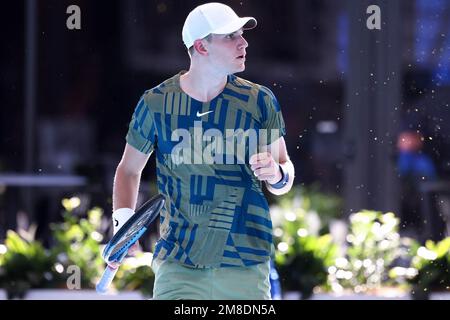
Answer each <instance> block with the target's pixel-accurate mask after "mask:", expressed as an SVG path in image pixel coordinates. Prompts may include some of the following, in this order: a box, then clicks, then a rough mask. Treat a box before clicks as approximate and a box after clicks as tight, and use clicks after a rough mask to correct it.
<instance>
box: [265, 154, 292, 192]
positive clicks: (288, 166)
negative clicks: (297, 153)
mask: <svg viewBox="0 0 450 320" xmlns="http://www.w3.org/2000/svg"><path fill="white" fill-rule="evenodd" d="M280 166H281V168H282V170H283V172H284V174H285V175H288V176H289V179H288V180H287V182H286V184H285V185H284V186H283V187H282V188H279V189H277V188H274V187H272V186H271V185H270V184H269V183H266V186H267V190H269V191H270V193H273V194H275V195H282V194H285V193H288V192H289V190H291V188H292V186H293V184H294V177H295V169H294V165H293V164H292V161H291V160H288V161H286V162H284V163H280Z"/></svg>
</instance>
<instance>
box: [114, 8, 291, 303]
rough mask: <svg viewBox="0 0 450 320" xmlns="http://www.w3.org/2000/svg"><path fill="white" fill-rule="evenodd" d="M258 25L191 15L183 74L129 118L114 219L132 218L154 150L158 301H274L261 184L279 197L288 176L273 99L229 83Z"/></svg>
mask: <svg viewBox="0 0 450 320" xmlns="http://www.w3.org/2000/svg"><path fill="white" fill-rule="evenodd" d="M256 24H257V22H256V20H255V18H253V17H245V18H241V17H239V16H238V15H237V14H236V13H235V12H234V11H233V10H232V9H231V8H230V7H229V6H226V5H224V4H221V3H207V4H204V5H201V6H198V7H196V8H195V9H193V10H192V11H191V12H190V13H189V15H188V16H187V18H186V20H185V23H184V26H183V30H182V39H183V42H184V44H185V46H186V48H187V50H188V54H189V56H190V67H189V70H188V71H181V72H179V73H178V74H176V75H174V76H173V77H171V78H170V79H168V80H166V81H164V82H163V83H161V84H160V85H158V86H156V87H154V88H152V89H150V90H147V91H146V92H145V93H144V94H143V95H142V97H141V98H140V100H139V102H138V104H137V106H136V108H135V110H134V114H133V116H132V119H131V122H130V125H129V131H128V133H127V136H126V145H125V150H124V153H123V157H122V159H121V161H120V163H119V165H118V167H117V171H116V175H115V180H114V188H113V210H114V211H113V219H114V220H113V221H114V228H115V230H117V229H118V228H119V227H120V226H121V225H122V224H123V223H124V222H125V221H126V220H127V219H128V218H129V217H130V216H131V215H132V214H133V213H134V209H135V206H136V200H137V194H138V189H139V183H140V179H141V172H142V170H143V169H144V167H145V165H146V163H147V161H148V159H149V157H150V155H151V154H152V153H153V152H154V151H155V154H156V163H157V168H156V171H157V184H158V189H159V192H160V193H161V194H163V195H165V197H166V205H165V207H164V208H163V209H162V211H161V216H160V238H159V240H158V241H157V243H156V246H155V251H154V258H153V261H152V268H153V270H154V272H155V284H154V292H153V298H154V299H258V300H263V299H270V283H269V270H270V266H269V263H270V257H271V255H272V254H273V252H274V246H273V242H272V223H271V218H270V213H269V206H268V203H267V200H266V198H265V196H264V194H263V186H264V185H265V187H266V188H267V189H268V190H269V191H270V192H271V193H273V194H276V195H281V194H284V193H287V192H288V191H289V190H290V189H291V187H292V185H293V181H294V166H293V164H292V162H291V161H290V159H289V156H288V153H287V150H286V144H285V141H284V138H283V136H284V135H285V133H286V130H285V125H284V121H283V117H282V113H281V110H280V105H279V104H278V102H277V99H276V98H275V96H274V94H273V93H272V92H271V91H270V90H269V89H268V88H266V87H264V86H262V85H259V84H256V83H252V82H250V81H248V80H245V79H242V78H240V77H237V76H236V75H235V73H239V72H242V71H244V70H245V63H246V57H247V48H248V43H247V41H246V40H245V38H244V31H245V30H249V29H253V28H255V27H256ZM255 137H256V138H255ZM255 139H256V140H255ZM230 144H231V147H230ZM252 146H253V147H252ZM255 146H256V147H255ZM236 150H238V151H236ZM239 150H241V151H242V150H244V153H243V152H241V153H240V151H239Z"/></svg>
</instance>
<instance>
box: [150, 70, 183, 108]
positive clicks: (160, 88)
mask: <svg viewBox="0 0 450 320" xmlns="http://www.w3.org/2000/svg"><path fill="white" fill-rule="evenodd" d="M176 77H177V76H176V75H175V76H173V77H171V78H169V79H167V80H164V81H163V82H161V83H160V84H158V85H157V86H155V87H153V88H151V89H148V90H146V91H145V92H144V101H145V102H146V103H147V104H149V105H150V104H151V103H152V102H155V101H161V99H163V98H164V96H165V95H166V94H167V93H169V92H176V91H178V90H179V89H178V88H179V86H178V84H177V81H176Z"/></svg>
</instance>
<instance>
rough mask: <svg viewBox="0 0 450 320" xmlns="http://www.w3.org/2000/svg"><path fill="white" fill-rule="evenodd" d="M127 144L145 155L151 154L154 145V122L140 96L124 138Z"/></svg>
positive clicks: (143, 96)
mask: <svg viewBox="0 0 450 320" xmlns="http://www.w3.org/2000/svg"><path fill="white" fill-rule="evenodd" d="M126 141H127V143H128V144H130V145H131V146H133V147H134V148H136V149H137V150H139V151H141V152H142V153H145V154H150V153H152V152H153V150H154V148H155V144H156V130H155V122H154V120H153V116H152V114H151V111H150V108H149V106H148V104H147V103H146V101H145V94H144V95H142V96H141V98H140V99H139V102H138V104H137V106H136V108H135V110H134V113H133V116H132V118H131V122H130V124H129V127H128V133H127V136H126Z"/></svg>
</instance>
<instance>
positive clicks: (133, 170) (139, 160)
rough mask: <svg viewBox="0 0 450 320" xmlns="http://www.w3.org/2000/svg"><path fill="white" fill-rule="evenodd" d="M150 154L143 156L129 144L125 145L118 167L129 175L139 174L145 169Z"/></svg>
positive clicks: (143, 154)
mask: <svg viewBox="0 0 450 320" xmlns="http://www.w3.org/2000/svg"><path fill="white" fill-rule="evenodd" d="M150 155H151V153H149V154H145V153H143V152H141V151H139V150H137V149H136V148H135V147H133V146H132V145H131V144H129V143H127V144H126V145H125V150H124V152H123V156H122V160H120V166H121V167H122V168H123V169H124V170H125V171H126V172H127V173H130V174H140V173H141V172H142V170H143V169H144V168H145V165H146V164H147V161H148V159H149V158H150Z"/></svg>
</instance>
